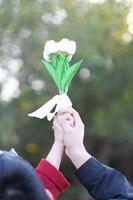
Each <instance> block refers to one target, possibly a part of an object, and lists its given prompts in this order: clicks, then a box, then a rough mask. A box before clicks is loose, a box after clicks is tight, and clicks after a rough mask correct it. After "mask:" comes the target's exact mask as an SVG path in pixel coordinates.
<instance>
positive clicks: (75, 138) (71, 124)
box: [57, 108, 84, 151]
mask: <svg viewBox="0 0 133 200" xmlns="http://www.w3.org/2000/svg"><path fill="white" fill-rule="evenodd" d="M66 111H67V113H64V114H63V113H62V115H58V116H57V118H58V123H59V124H60V127H61V128H62V129H63V131H64V143H65V146H66V148H67V151H70V150H72V151H73V150H77V149H79V148H80V147H82V146H83V139H84V124H83V122H82V120H81V118H80V116H79V114H78V112H77V111H75V110H74V109H73V108H69V109H67V110H66ZM70 117H71V121H69V120H68V119H69V118H70ZM72 118H73V120H72ZM59 124H58V126H59Z"/></svg>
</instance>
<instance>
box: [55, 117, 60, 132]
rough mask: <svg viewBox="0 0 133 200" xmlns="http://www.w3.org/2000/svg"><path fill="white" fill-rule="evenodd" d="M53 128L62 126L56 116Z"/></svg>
mask: <svg viewBox="0 0 133 200" xmlns="http://www.w3.org/2000/svg"><path fill="white" fill-rule="evenodd" d="M53 129H54V130H57V129H61V126H60V124H59V122H58V119H57V118H54V120H53Z"/></svg>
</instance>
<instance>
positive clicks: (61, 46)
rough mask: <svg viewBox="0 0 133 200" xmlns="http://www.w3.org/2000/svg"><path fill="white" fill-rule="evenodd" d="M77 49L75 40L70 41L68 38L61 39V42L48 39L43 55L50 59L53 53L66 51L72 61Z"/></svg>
mask: <svg viewBox="0 0 133 200" xmlns="http://www.w3.org/2000/svg"><path fill="white" fill-rule="evenodd" d="M75 51H76V43H75V42H74V41H70V40H68V39H66V38H64V39H62V40H60V41H59V42H55V41H54V40H50V41H47V42H46V44H45V47H44V51H43V57H44V59H45V60H47V61H49V60H50V55H51V54H58V53H59V54H60V53H65V54H66V55H68V60H69V61H70V60H71V58H72V55H73V54H74V53H75Z"/></svg>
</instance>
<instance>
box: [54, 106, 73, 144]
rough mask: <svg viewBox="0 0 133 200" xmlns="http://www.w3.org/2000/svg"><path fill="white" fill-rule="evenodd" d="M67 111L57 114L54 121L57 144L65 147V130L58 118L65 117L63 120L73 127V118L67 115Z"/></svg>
mask: <svg viewBox="0 0 133 200" xmlns="http://www.w3.org/2000/svg"><path fill="white" fill-rule="evenodd" d="M66 112H67V111H66V109H63V110H61V111H60V112H58V113H57V115H56V116H55V117H54V120H53V130H54V138H55V143H56V144H61V145H64V132H63V128H62V127H61V126H60V124H59V120H58V117H59V116H62V115H63V118H64V119H65V120H66V121H67V122H68V124H69V125H70V126H73V124H74V121H73V117H72V115H71V114H70V113H66Z"/></svg>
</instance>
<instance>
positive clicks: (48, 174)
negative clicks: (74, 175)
mask: <svg viewBox="0 0 133 200" xmlns="http://www.w3.org/2000/svg"><path fill="white" fill-rule="evenodd" d="M35 172H36V174H37V176H38V177H39V178H40V180H41V181H42V183H43V185H44V187H45V188H46V189H48V190H49V191H50V192H51V193H52V194H53V196H54V199H56V198H57V196H58V195H59V194H60V193H61V192H63V191H64V190H65V189H66V188H67V187H69V185H70V184H69V183H68V181H67V180H66V179H65V177H64V175H63V174H62V173H61V172H60V171H59V170H57V169H56V168H55V167H54V166H53V165H51V164H50V163H49V162H48V161H47V160H45V159H42V160H41V161H40V163H39V164H38V166H37V167H36V169H35Z"/></svg>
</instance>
